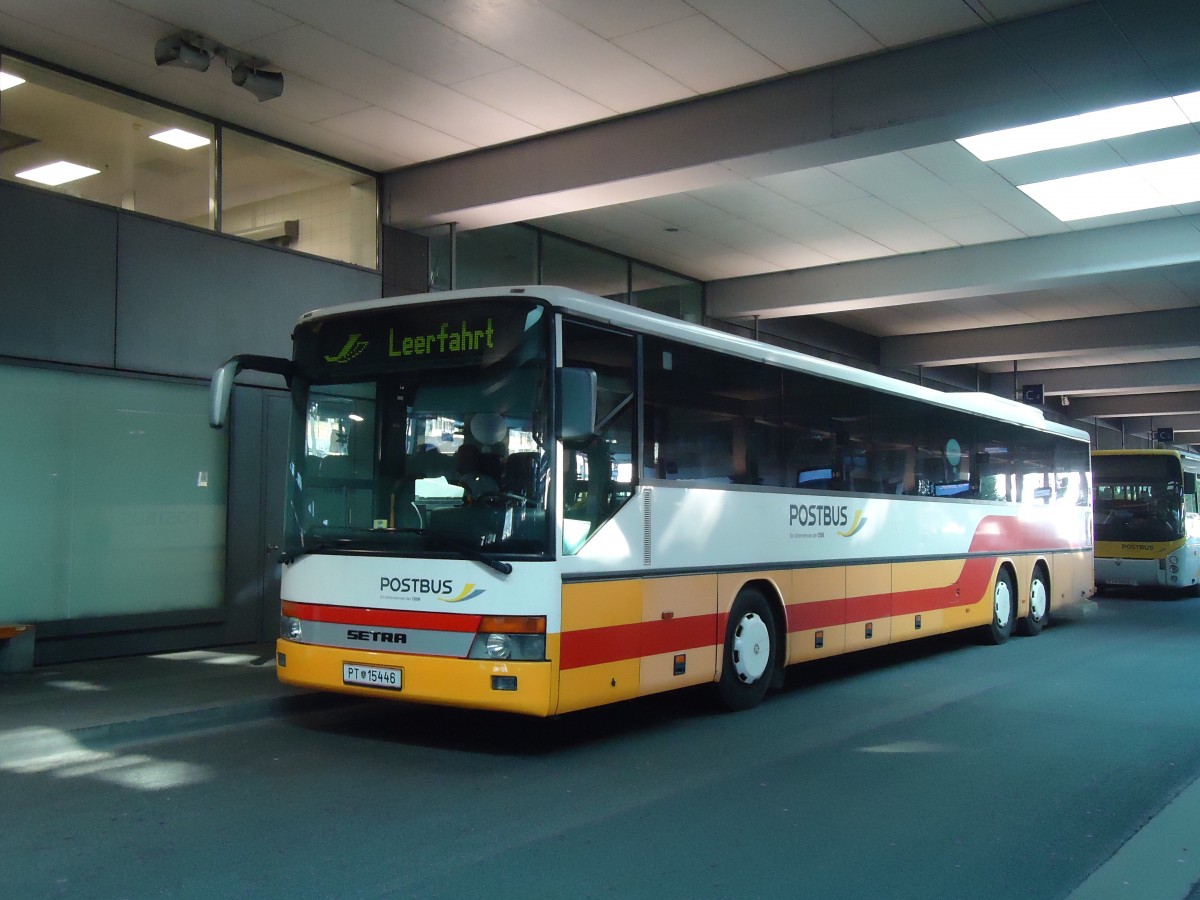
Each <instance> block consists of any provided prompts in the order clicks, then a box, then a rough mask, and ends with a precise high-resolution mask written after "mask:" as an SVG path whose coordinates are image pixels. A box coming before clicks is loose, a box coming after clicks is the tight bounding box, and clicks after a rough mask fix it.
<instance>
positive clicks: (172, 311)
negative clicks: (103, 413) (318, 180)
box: [116, 215, 382, 380]
mask: <svg viewBox="0 0 1200 900" xmlns="http://www.w3.org/2000/svg"><path fill="white" fill-rule="evenodd" d="M118 259H119V266H118V272H119V275H118V295H119V298H120V301H119V303H118V305H117V354H116V361H117V366H118V367H119V368H124V369H134V370H138V371H145V372H165V373H170V374H173V375H195V376H203V377H208V376H209V375H211V374H212V372H213V370H214V369H215V368H216V367H217V366H218V365H219V364H220V363H222V362H224V361H225V360H226V359H228V358H229V357H230V356H233V355H234V354H237V353H263V354H268V355H273V356H288V355H289V354H290V353H291V341H290V335H291V330H292V326H293V325H294V324H295V322H296V320H297V319H298V318H299V317H300V315H301V314H302V313H304V312H307V311H308V310H310V309H315V308H317V307H322V306H334V305H338V304H341V303H350V302H353V301H356V300H369V299H375V298H378V297H379V296H380V292H381V289H382V279H381V276H380V275H379V273H378V272H368V271H363V270H361V269H354V268H351V267H349V266H341V265H336V264H333V263H329V262H325V261H322V260H318V259H311V258H309V257H304V256H298V255H295V254H291V253H285V252H281V251H279V250H276V249H274V248H271V247H260V246H256V245H254V244H251V243H247V242H244V241H239V240H233V239H230V238H226V237H222V236H220V235H216V234H209V233H206V232H202V231H197V230H194V229H191V228H187V227H184V226H174V225H170V224H164V223H161V222H153V221H149V220H145V219H141V218H139V217H135V216H128V215H126V216H122V218H121V230H120V235H119V245H118ZM246 380H253V379H251V378H247V379H246Z"/></svg>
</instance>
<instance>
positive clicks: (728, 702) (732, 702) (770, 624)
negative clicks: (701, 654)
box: [717, 589, 779, 712]
mask: <svg viewBox="0 0 1200 900" xmlns="http://www.w3.org/2000/svg"><path fill="white" fill-rule="evenodd" d="M777 643H778V642H777V641H776V635H775V616H774V614H773V613H772V612H771V604H769V603H768V602H767V600H766V598H765V597H763V595H762V594H760V593H759V592H758V591H756V590H752V589H748V590H744V591H742V592H741V593H740V594H738V596H737V599H736V600H734V601H733V608H732V609H730V611H729V623H728V625H727V626H726V628H725V650H724V656H723V657H722V665H721V679H720V680H719V681H718V682H717V696H718V697H719V698H720V700H721V703H722V704H723V705H724V706H725V708H726V709H729V710H733V711H735V712H736V711H740V710H743V709H750V708H752V707H755V706H758V704H759V703H761V702H762V699H763V697H764V696H766V693H767V689H768V688H769V687H770V686H771V683H772V682H773V681H774V679H775V673H776V670H777V669H778V666H779V648H778V646H777Z"/></svg>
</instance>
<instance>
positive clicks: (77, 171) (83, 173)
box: [17, 160, 100, 187]
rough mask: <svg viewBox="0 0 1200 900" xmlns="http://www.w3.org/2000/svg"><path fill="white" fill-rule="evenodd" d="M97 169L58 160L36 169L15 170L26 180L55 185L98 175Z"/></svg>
mask: <svg viewBox="0 0 1200 900" xmlns="http://www.w3.org/2000/svg"><path fill="white" fill-rule="evenodd" d="M99 173H100V170H99V169H89V168H88V167H87V166H79V165H76V164H75V163H70V162H65V161H62V160H60V161H58V162H54V163H50V164H49V165H48V166H38V167H37V168H36V169H26V170H25V171H24V172H17V177H18V178H24V179H25V180H26V181H36V182H37V183H38V184H45V185H49V186H50V187H57V186H58V185H60V184H66V183H67V182H69V181H78V180H79V179H80V178H87V177H88V176H89V175H98V174H99Z"/></svg>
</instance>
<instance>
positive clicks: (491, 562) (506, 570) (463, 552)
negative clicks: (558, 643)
mask: <svg viewBox="0 0 1200 900" xmlns="http://www.w3.org/2000/svg"><path fill="white" fill-rule="evenodd" d="M384 534H418V535H420V536H421V537H426V538H432V539H433V540H434V542H436V543H438V544H439V545H440V546H441V548H442V549H445V550H452V551H454V552H455V553H457V554H458V555H459V556H461V557H463V558H464V559H469V560H472V561H473V562H480V563H483V564H484V565H485V566H488V567H489V568H492V569H495V570H496V571H497V572H499V573H500V574H501V575H509V574H511V573H512V565H511V564H510V563H506V562H505V561H504V560H502V559H497V558H496V557H494V556H492V555H491V554H490V553H484V552H483V551H482V550H480V549H478V548H477V547H472V546H471V545H470V544H468V543H466V542H465V541H459V540H455V539H454V538H452V537H449V536H448V535H445V534H442V533H441V532H438V531H430V530H429V529H428V528H395V529H391V530H389V531H387V532H384ZM362 543H363V542H362V541H361V539H360V540H351V539H350V538H339V539H337V540H322V541H317V542H316V543H315V544H311V545H306V546H303V547H301V548H300V549H299V550H297V551H296V552H295V553H281V554H280V555H279V559H280V561H281V562H285V563H292V562H295V561H296V560H297V559H299V558H300V557H301V556H307V555H308V554H310V553H323V552H325V551H326V550H344V551H348V552H353V551H355V550H361V549H362ZM371 550H374V551H375V552H381V551H382V550H383V548H382V547H381V548H380V550H375V548H371Z"/></svg>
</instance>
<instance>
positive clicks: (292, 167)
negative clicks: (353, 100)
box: [0, 55, 379, 269]
mask: <svg viewBox="0 0 1200 900" xmlns="http://www.w3.org/2000/svg"><path fill="white" fill-rule="evenodd" d="M218 173H220V174H219V177H218ZM0 178H3V179H5V180H8V181H14V182H17V183H19V184H27V185H34V186H37V187H41V188H44V189H48V190H53V191H55V192H57V193H61V194H65V195H67V196H71V197H76V198H79V199H82V200H90V201H93V202H96V203H103V204H106V205H108V206H117V207H120V208H121V209H126V210H130V211H133V212H139V213H145V214H147V215H151V216H156V217H158V218H162V219H170V220H172V221H176V222H183V223H185V224H188V225H193V226H196V227H198V228H211V229H217V230H220V231H222V232H224V233H226V234H233V235H237V236H239V237H243V238H247V239H249V240H254V241H258V242H261V243H269V244H273V245H275V246H279V247H286V248H288V249H291V250H297V251H300V252H303V253H311V254H313V255H316V256H321V257H324V258H326V259H334V260H339V261H341V262H345V263H350V264H351V265H355V266H362V267H364V268H368V269H377V268H378V267H379V250H378V245H379V239H378V233H379V227H378V223H379V202H378V182H377V179H376V177H375V175H373V174H371V173H368V172H365V171H360V170H356V169H353V168H351V167H349V166H345V165H341V164H339V163H335V162H331V161H328V160H325V159H321V158H319V157H317V156H314V155H312V154H308V153H302V152H300V151H298V150H294V149H291V148H288V147H283V146H281V145H279V144H276V143H274V142H271V141H267V140H264V139H262V138H258V137H254V136H251V135H248V134H244V133H242V132H240V131H237V130H235V129H233V128H231V127H229V126H223V125H221V124H219V123H214V122H211V121H207V120H205V119H203V118H200V117H198V116H194V115H189V114H187V113H184V112H181V111H178V110H174V109H171V108H168V107H165V106H162V105H160V104H157V103H153V102H151V101H148V100H143V99H139V98H136V97H131V96H129V95H127V94H124V93H121V92H119V91H116V90H112V89H109V88H106V87H101V86H99V85H96V84H92V83H90V82H87V81H84V80H81V79H78V78H74V77H71V76H69V75H65V74H62V73H60V72H57V71H54V70H52V69H49V68H47V67H44V66H40V65H36V64H34V63H31V62H27V61H25V60H22V59H19V58H16V57H13V56H11V55H3V56H0Z"/></svg>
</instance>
